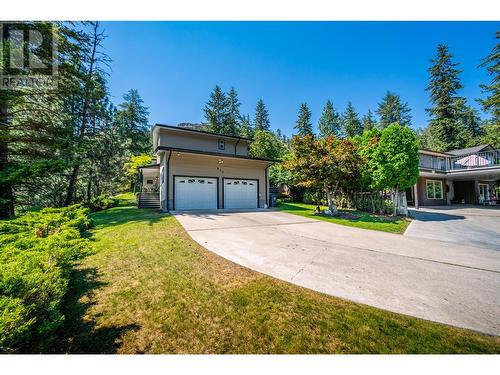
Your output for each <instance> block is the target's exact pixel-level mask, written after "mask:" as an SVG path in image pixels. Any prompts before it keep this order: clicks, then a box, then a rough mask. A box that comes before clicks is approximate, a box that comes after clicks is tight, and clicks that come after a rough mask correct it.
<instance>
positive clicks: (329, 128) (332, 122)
mask: <svg viewBox="0 0 500 375" xmlns="http://www.w3.org/2000/svg"><path fill="white" fill-rule="evenodd" d="M341 125H342V124H341V119H340V115H339V114H338V113H337V112H336V111H335V109H334V108H333V104H332V102H331V100H327V101H326V104H325V106H324V107H323V112H322V113H321V117H320V119H319V122H318V131H319V132H318V136H319V137H320V138H325V137H328V136H330V135H335V136H337V137H338V136H339V135H340V130H341V129H340V128H341Z"/></svg>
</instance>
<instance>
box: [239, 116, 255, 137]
mask: <svg viewBox="0 0 500 375" xmlns="http://www.w3.org/2000/svg"><path fill="white" fill-rule="evenodd" d="M253 135H254V129H253V127H252V121H251V120H250V115H248V114H247V115H243V116H242V117H241V123H240V137H245V138H252V137H253Z"/></svg>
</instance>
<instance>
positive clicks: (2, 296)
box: [0, 205, 91, 352]
mask: <svg viewBox="0 0 500 375" xmlns="http://www.w3.org/2000/svg"><path fill="white" fill-rule="evenodd" d="M88 213H89V212H88V209H86V208H84V207H81V206H78V205H76V206H70V207H65V208H46V209H43V210H41V211H38V212H29V213H27V214H26V215H24V216H22V217H20V218H17V219H13V220H9V221H2V222H0V351H6V352H16V351H27V350H29V351H42V350H44V349H46V348H47V347H48V345H50V343H51V342H52V341H53V339H54V334H55V331H56V329H57V328H59V326H60V325H61V323H62V322H63V321H64V316H63V314H62V313H61V303H62V301H63V298H64V295H65V293H66V291H67V288H68V281H69V274H70V270H71V267H72V265H73V263H74V261H75V260H76V259H78V258H79V257H81V256H82V255H84V254H86V253H88V251H89V243H88V240H87V239H84V238H82V236H81V234H82V232H83V231H84V230H86V229H88V228H89V227H90V226H91V221H90V218H89V216H88Z"/></svg>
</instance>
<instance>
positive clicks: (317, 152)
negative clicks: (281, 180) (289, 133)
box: [284, 135, 360, 215]
mask: <svg viewBox="0 0 500 375" xmlns="http://www.w3.org/2000/svg"><path fill="white" fill-rule="evenodd" d="M284 165H285V167H286V169H287V170H289V171H290V172H291V174H292V176H294V178H295V180H296V184H298V185H300V186H304V187H308V188H316V189H321V190H323V191H324V192H325V193H326V195H327V199H328V209H329V211H330V213H331V214H332V215H337V214H338V210H337V208H336V206H335V204H334V196H335V194H336V193H337V192H338V191H339V190H340V189H341V188H348V187H350V186H353V185H355V184H356V183H357V182H356V181H357V179H358V178H359V167H360V159H359V157H358V156H357V153H356V149H355V144H354V143H353V142H351V141H350V140H347V139H343V140H339V139H338V138H337V137H335V136H329V137H326V138H323V139H319V140H316V139H315V138H314V136H313V135H306V136H304V137H299V136H294V137H293V138H292V148H291V154H290V158H289V160H287V161H286V162H285V164H284Z"/></svg>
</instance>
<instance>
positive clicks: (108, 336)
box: [52, 268, 139, 354]
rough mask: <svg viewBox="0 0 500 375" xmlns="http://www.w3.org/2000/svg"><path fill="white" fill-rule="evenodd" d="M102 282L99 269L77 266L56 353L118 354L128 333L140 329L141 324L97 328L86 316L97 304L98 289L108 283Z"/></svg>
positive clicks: (65, 307) (67, 296)
mask: <svg viewBox="0 0 500 375" xmlns="http://www.w3.org/2000/svg"><path fill="white" fill-rule="evenodd" d="M106 285H107V283H105V282H102V281H99V274H98V272H97V269H96V268H84V269H74V270H73V271H72V272H71V277H70V284H69V291H68V293H67V295H66V298H65V301H64V305H63V314H64V316H65V322H64V324H63V326H62V327H61V329H60V333H59V342H58V344H56V345H55V349H54V350H53V351H52V352H56V353H91V354H99V353H116V352H117V349H118V348H119V347H120V345H121V340H120V338H121V337H122V336H123V334H124V333H126V332H128V331H131V330H137V329H139V325H137V324H127V325H122V326H115V327H97V328H96V322H95V321H94V320H88V319H85V316H86V313H87V311H88V309H90V308H91V307H92V306H93V305H94V304H95V301H94V291H95V290H96V289H98V288H101V287H104V286H106Z"/></svg>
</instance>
